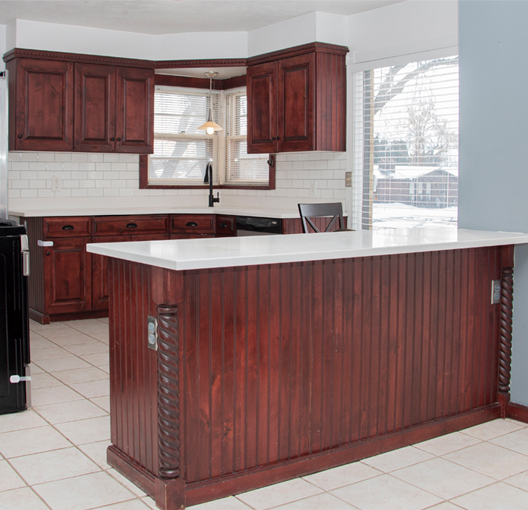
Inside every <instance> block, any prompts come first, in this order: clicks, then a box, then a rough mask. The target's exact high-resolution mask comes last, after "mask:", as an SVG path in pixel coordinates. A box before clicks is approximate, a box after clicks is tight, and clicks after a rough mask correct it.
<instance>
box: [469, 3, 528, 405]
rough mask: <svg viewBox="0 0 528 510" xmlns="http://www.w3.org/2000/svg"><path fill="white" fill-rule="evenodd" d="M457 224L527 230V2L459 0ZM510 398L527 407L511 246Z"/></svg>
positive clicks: (524, 256)
mask: <svg viewBox="0 0 528 510" xmlns="http://www.w3.org/2000/svg"><path fill="white" fill-rule="evenodd" d="M459 11H460V177H459V179H460V180H459V201H460V203H459V227H460V228H472V229H481V230H509V231H517V232H528V200H527V190H528V159H527V157H526V133H527V130H526V118H527V117H528V97H527V96H526V94H525V93H524V87H525V86H526V83H527V81H528V68H526V66H525V65H523V62H524V61H525V59H526V48H527V45H528V32H527V31H526V20H527V19H528V2H518V1H507V0H501V1H487V2H474V1H466V0H464V1H461V2H460V6H459ZM514 281H515V284H514V317H513V322H514V323H513V363H512V388H511V390H512V391H511V394H512V400H513V401H514V402H517V403H519V404H523V405H528V392H527V389H528V370H526V367H527V366H528V314H527V313H526V308H527V307H528V246H521V247H518V248H516V250H515V273H514Z"/></svg>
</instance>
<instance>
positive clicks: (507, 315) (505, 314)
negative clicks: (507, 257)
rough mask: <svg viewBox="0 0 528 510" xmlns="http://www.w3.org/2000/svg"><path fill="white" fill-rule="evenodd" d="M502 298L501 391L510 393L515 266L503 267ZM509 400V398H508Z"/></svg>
mask: <svg viewBox="0 0 528 510" xmlns="http://www.w3.org/2000/svg"><path fill="white" fill-rule="evenodd" d="M501 283H502V285H501V300H500V347H499V349H500V350H499V388H498V389H499V393H508V394H509V393H510V380H511V354H512V316H513V268H512V267H503V268H502V282H501ZM508 400H509V398H508Z"/></svg>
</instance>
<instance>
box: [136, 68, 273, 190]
mask: <svg viewBox="0 0 528 510" xmlns="http://www.w3.org/2000/svg"><path fill="white" fill-rule="evenodd" d="M158 77H161V78H160V79H158ZM156 78H157V79H156V85H161V86H163V87H172V88H182V90H183V89H188V90H189V92H191V93H192V91H195V92H198V91H199V90H201V89H207V94H209V92H208V90H209V80H207V79H197V78H184V77H179V76H166V75H156ZM240 78H243V79H244V80H245V76H243V77H240ZM232 80H234V84H233V85H232V86H230V87H226V88H225V89H223V88H222V87H221V86H220V87H217V88H218V89H220V90H225V91H226V92H227V93H231V91H233V92H235V93H236V92H237V90H238V91H242V90H243V89H244V88H245V84H244V83H242V84H241V83H240V79H239V80H236V79H232ZM232 80H218V82H219V85H223V84H222V81H226V82H228V81H232ZM237 81H238V83H237ZM184 136H189V137H192V138H201V136H203V137H204V139H206V138H207V137H210V136H211V135H205V134H204V135H199V134H197V135H196V134H192V135H191V134H190V135H163V136H162V137H163V138H167V139H177V138H183V137H184ZM162 137H156V138H162ZM212 137H213V138H214V142H213V144H214V148H213V153H214V155H215V156H214V157H215V159H216V160H217V161H218V160H219V158H223V160H224V161H225V159H226V157H225V154H222V153H223V152H224V151H223V149H225V148H226V147H227V145H226V143H227V138H228V137H227V136H224V134H222V135H220V138H222V141H221V142H219V141H218V138H219V136H218V134H214V135H212ZM240 138H243V135H242V136H241V137H240ZM221 146H222V147H221ZM149 161H150V155H149V154H145V155H140V156H139V189H176V190H177V189H208V188H209V185H208V184H203V183H198V182H196V181H193V182H192V183H189V184H184V183H181V182H179V183H175V184H171V183H167V182H165V183H157V184H152V183H149ZM268 169H269V170H268V171H269V173H268V182H266V183H263V182H262V181H259V183H256V184H251V183H240V184H233V183H230V182H226V175H225V174H226V168H225V164H224V168H223V172H222V174H223V175H222V176H221V178H220V179H219V180H218V174H217V179H216V182H214V183H213V188H214V189H240V190H263V191H264V190H274V189H275V185H276V181H275V171H276V165H275V155H273V154H270V155H268Z"/></svg>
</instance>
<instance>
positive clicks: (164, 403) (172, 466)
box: [156, 305, 181, 479]
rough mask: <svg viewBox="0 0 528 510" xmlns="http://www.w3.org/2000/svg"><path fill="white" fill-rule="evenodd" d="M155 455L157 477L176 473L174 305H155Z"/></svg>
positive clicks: (177, 412)
mask: <svg viewBox="0 0 528 510" xmlns="http://www.w3.org/2000/svg"><path fill="white" fill-rule="evenodd" d="M156 311H157V316H158V317H157V318H158V435H159V443H158V454H159V474H160V477H161V478H165V479H174V478H179V476H180V472H181V470H180V373H179V365H178V364H179V353H178V347H179V345H178V343H179V334H178V307H177V306H175V305H174V306H170V305H159V306H158V307H157V309H156Z"/></svg>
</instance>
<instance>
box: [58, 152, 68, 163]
mask: <svg viewBox="0 0 528 510" xmlns="http://www.w3.org/2000/svg"><path fill="white" fill-rule="evenodd" d="M71 156H72V153H70V152H56V153H55V161H71Z"/></svg>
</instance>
